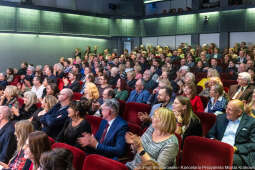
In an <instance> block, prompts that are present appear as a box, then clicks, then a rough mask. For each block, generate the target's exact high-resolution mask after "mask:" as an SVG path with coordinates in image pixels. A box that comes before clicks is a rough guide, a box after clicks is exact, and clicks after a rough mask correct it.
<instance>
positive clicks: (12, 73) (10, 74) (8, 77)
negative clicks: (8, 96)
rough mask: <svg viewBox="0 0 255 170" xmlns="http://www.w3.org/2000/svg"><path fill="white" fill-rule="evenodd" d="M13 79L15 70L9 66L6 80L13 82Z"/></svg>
mask: <svg viewBox="0 0 255 170" xmlns="http://www.w3.org/2000/svg"><path fill="white" fill-rule="evenodd" d="M13 79H14V70H13V68H10V67H9V68H7V69H6V81H7V82H8V83H11V82H12V81H13Z"/></svg>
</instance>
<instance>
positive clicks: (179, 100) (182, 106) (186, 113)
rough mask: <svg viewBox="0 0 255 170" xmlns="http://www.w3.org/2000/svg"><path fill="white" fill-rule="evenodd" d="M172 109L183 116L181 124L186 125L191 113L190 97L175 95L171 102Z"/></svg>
mask: <svg viewBox="0 0 255 170" xmlns="http://www.w3.org/2000/svg"><path fill="white" fill-rule="evenodd" d="M173 111H176V112H180V113H181V114H182V117H183V124H184V125H188V124H189V122H190V119H191V116H192V114H193V110H192V105H191V103H190V99H189V98H187V97H184V96H177V97H176V98H175V100H174V103H173Z"/></svg>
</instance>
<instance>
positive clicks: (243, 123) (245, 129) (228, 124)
mask: <svg viewBox="0 0 255 170" xmlns="http://www.w3.org/2000/svg"><path fill="white" fill-rule="evenodd" d="M208 138H211V139H217V140H220V141H221V142H225V143H228V144H230V145H232V146H233V148H234V151H235V153H234V161H233V165H234V166H254V165H255V119H254V118H252V117H250V116H248V115H247V114H246V113H244V103H243V102H242V101H240V100H232V101H230V102H229V103H228V105H227V109H226V114H220V115H218V116H217V120H216V123H215V124H214V126H213V127H212V129H211V130H210V131H209V132H208Z"/></svg>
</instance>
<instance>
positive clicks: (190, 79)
mask: <svg viewBox="0 0 255 170" xmlns="http://www.w3.org/2000/svg"><path fill="white" fill-rule="evenodd" d="M195 80H196V78H195V75H194V74H193V73H191V72H187V73H186V74H185V76H184V82H185V83H195Z"/></svg>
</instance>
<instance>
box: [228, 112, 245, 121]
mask: <svg viewBox="0 0 255 170" xmlns="http://www.w3.org/2000/svg"><path fill="white" fill-rule="evenodd" d="M242 118H243V114H242V115H241V116H240V117H239V118H238V119H236V120H234V121H232V120H230V122H233V123H240V122H241V120H242Z"/></svg>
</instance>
